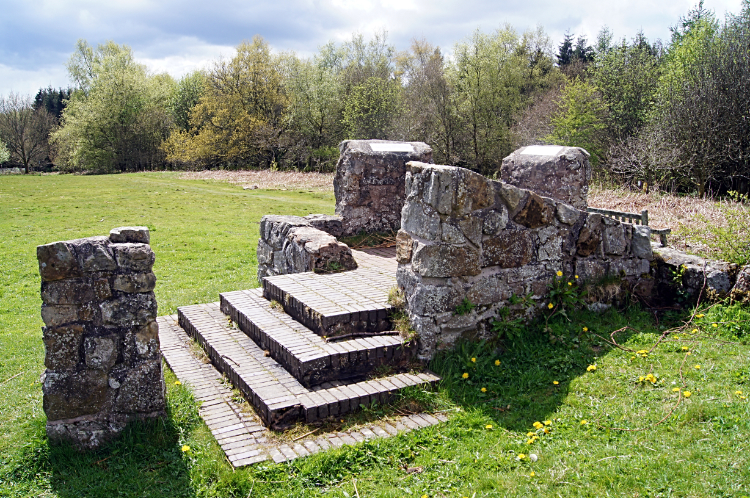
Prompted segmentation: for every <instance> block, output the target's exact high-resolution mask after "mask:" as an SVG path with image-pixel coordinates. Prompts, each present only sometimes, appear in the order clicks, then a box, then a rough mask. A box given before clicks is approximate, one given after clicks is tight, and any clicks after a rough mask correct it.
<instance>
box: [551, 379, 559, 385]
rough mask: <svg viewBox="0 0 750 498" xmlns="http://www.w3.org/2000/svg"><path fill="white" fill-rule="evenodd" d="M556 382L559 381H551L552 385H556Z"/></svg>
mask: <svg viewBox="0 0 750 498" xmlns="http://www.w3.org/2000/svg"><path fill="white" fill-rule="evenodd" d="M558 384H560V383H559V382H557V381H556V380H553V381H552V385H553V386H556V385H558Z"/></svg>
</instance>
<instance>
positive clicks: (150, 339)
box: [37, 227, 165, 449]
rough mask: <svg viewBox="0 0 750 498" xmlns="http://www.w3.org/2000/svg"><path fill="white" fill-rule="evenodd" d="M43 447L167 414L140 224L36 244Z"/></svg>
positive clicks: (150, 257) (98, 437)
mask: <svg viewBox="0 0 750 498" xmlns="http://www.w3.org/2000/svg"><path fill="white" fill-rule="evenodd" d="M37 258H38V260H39V273H40V274H41V277H42V287H41V293H42V320H43V321H44V324H45V327H44V328H43V335H44V346H45V359H44V363H45V366H46V367H47V370H46V371H45V373H44V380H43V385H42V389H43V392H44V411H45V413H46V414H47V435H48V437H49V439H50V440H51V441H61V440H65V441H69V442H71V443H72V444H73V445H75V446H76V447H78V448H80V449H92V448H97V447H99V446H101V445H102V444H104V443H106V442H107V441H109V440H111V439H112V438H113V437H115V436H116V435H117V434H119V433H120V432H121V431H122V430H123V429H124V428H125V426H126V425H127V423H128V422H130V421H132V420H145V419H150V418H154V417H161V416H164V415H165V402H164V390H165V388H164V380H163V377H162V370H161V353H160V350H159V336H158V333H159V328H158V326H157V323H156V308H157V307H156V299H155V297H154V292H153V290H154V286H155V284H156V277H155V276H154V273H153V272H152V267H153V264H154V253H153V251H152V250H151V247H150V246H149V231H148V229H147V228H145V227H123V228H115V229H114V230H112V232H111V233H110V236H109V237H89V238H85V239H78V240H69V241H65V242H53V243H51V244H46V245H42V246H39V247H37Z"/></svg>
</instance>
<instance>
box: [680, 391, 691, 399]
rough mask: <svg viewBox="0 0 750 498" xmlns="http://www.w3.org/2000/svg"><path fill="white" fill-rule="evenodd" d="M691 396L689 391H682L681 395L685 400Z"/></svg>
mask: <svg viewBox="0 0 750 498" xmlns="http://www.w3.org/2000/svg"><path fill="white" fill-rule="evenodd" d="M692 394H693V393H691V392H690V391H682V395H683V396H685V397H686V398H689V397H690V396H692Z"/></svg>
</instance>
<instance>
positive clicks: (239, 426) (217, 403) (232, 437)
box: [157, 315, 448, 467]
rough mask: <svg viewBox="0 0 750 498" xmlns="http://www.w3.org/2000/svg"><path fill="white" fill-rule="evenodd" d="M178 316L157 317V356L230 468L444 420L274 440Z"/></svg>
mask: <svg viewBox="0 0 750 498" xmlns="http://www.w3.org/2000/svg"><path fill="white" fill-rule="evenodd" d="M177 320H178V318H177V315H172V316H162V317H159V318H158V319H157V322H158V324H159V341H160V343H161V350H162V354H163V355H164V359H165V360H166V362H167V364H168V365H169V367H170V368H171V369H172V371H173V372H174V373H175V375H176V376H177V378H178V379H180V381H181V382H182V383H183V384H185V385H186V386H187V387H189V388H190V389H192V391H193V393H194V395H195V399H196V401H198V402H199V403H201V407H200V415H201V417H202V418H203V420H204V421H205V422H206V425H207V426H208V428H209V430H210V431H211V433H212V434H213V435H214V437H215V438H216V441H217V442H218V443H219V445H220V446H221V448H222V450H223V451H224V453H225V454H226V456H227V459H228V460H229V462H230V463H231V464H232V465H233V466H234V467H242V466H245V465H252V464H254V463H258V462H262V461H266V460H272V461H274V462H276V463H281V462H285V461H289V460H293V459H296V458H300V457H305V456H308V455H311V454H315V453H318V452H320V451H325V450H328V449H331V448H339V447H341V446H343V445H345V444H358V443H360V442H362V441H366V440H370V439H374V438H385V437H391V436H395V435H397V434H398V433H400V432H408V431H410V430H413V429H417V428H422V427H428V426H430V425H436V424H438V423H440V422H445V421H447V420H448V417H447V416H446V415H445V414H441V413H436V414H432V415H430V414H425V413H423V414H415V415H408V416H403V417H396V418H395V419H389V420H384V421H380V422H376V423H373V424H367V425H365V426H364V427H361V428H357V429H352V430H348V431H346V432H332V433H328V434H318V433H316V434H314V435H312V434H310V435H307V436H305V437H303V438H300V439H299V440H297V441H292V442H288V443H280V442H277V441H275V439H274V435H273V433H272V432H271V431H269V430H268V429H266V428H265V427H263V426H262V425H261V423H260V420H259V418H258V417H257V416H256V415H254V414H252V413H247V412H245V411H243V409H242V407H241V406H240V405H238V404H237V403H236V402H235V401H233V399H232V393H231V391H230V390H229V389H228V388H227V387H226V386H225V385H224V384H223V383H222V382H221V381H222V375H221V373H219V372H218V371H217V370H216V369H215V368H214V367H213V365H211V364H207V363H203V362H202V361H201V360H199V359H198V358H197V357H196V356H195V355H194V354H193V353H192V352H191V347H190V343H191V339H190V338H189V337H188V335H187V334H186V333H185V331H184V330H183V329H182V328H181V327H180V326H179V325H178V323H177ZM326 388H327V386H325V385H324V386H321V389H326Z"/></svg>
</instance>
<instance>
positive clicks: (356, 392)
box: [178, 303, 439, 429]
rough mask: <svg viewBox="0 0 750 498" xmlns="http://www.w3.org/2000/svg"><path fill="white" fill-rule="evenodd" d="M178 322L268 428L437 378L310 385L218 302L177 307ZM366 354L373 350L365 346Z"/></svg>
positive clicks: (340, 410)
mask: <svg viewBox="0 0 750 498" xmlns="http://www.w3.org/2000/svg"><path fill="white" fill-rule="evenodd" d="M178 316H179V325H180V327H182V328H183V329H184V330H185V331H186V332H187V334H188V335H190V336H191V337H193V338H194V339H196V340H197V341H198V343H199V344H200V345H201V346H202V347H203V349H204V350H205V351H206V353H207V354H208V356H209V358H210V359H211V362H212V363H213V364H214V365H215V366H216V368H217V369H218V370H219V371H220V372H222V373H223V374H224V375H226V376H227V378H228V379H229V380H230V382H232V384H233V385H234V386H235V387H237V388H238V389H239V390H240V391H241V392H242V394H243V396H245V399H247V400H248V402H249V403H250V404H251V405H252V406H253V407H254V408H255V410H256V412H257V413H258V416H259V417H260V418H261V420H263V423H265V424H266V425H267V426H268V427H270V428H272V429H284V428H287V427H289V426H291V425H292V424H294V423H295V422H297V421H300V420H305V421H307V422H315V421H317V420H320V419H324V418H326V417H328V416H337V415H342V414H345V413H349V412H352V411H355V410H358V409H359V408H360V406H368V405H370V404H371V403H385V402H387V401H388V400H389V399H390V397H391V396H392V395H393V394H394V393H395V392H397V391H398V390H400V389H403V388H405V387H408V386H414V385H426V386H429V385H431V384H434V383H435V382H437V381H438V380H439V378H438V377H437V376H436V375H434V374H431V373H419V374H409V373H401V374H396V375H391V376H387V377H383V378H379V379H373V380H368V381H362V382H356V383H351V384H343V383H342V384H340V385H338V386H332V387H330V388H328V389H317V390H315V389H308V388H307V387H305V386H303V385H302V384H301V383H300V382H299V381H298V380H297V379H296V378H295V377H294V376H292V375H291V374H290V373H289V372H287V370H285V369H284V368H283V367H282V366H281V365H280V364H279V363H277V362H276V360H274V359H273V358H272V357H271V356H270V354H269V355H266V353H265V351H264V350H262V349H261V348H260V347H258V345H257V344H256V343H255V342H254V341H253V340H252V339H250V338H249V337H248V336H247V335H245V334H244V333H243V332H242V331H240V330H239V329H237V328H235V327H234V326H233V323H232V322H231V321H230V320H229V319H228V317H227V316H226V315H224V314H223V313H222V312H221V310H220V309H219V305H218V303H211V304H199V305H193V306H184V307H181V308H178ZM367 353H368V357H369V356H370V355H371V354H373V353H374V350H367Z"/></svg>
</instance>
